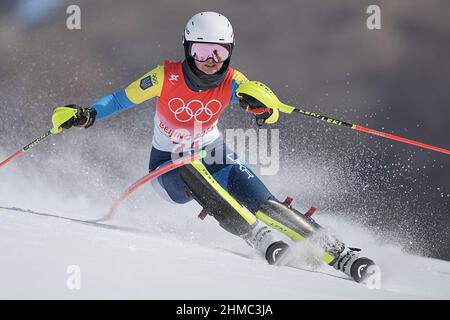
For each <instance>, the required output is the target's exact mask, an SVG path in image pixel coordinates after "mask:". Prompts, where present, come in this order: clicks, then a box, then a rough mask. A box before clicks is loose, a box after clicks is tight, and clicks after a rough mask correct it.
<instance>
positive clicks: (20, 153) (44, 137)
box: [0, 130, 53, 168]
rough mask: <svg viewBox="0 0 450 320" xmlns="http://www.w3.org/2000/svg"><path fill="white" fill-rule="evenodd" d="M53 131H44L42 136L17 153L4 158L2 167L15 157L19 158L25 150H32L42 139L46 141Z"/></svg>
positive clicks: (0, 165) (0, 164)
mask: <svg viewBox="0 0 450 320" xmlns="http://www.w3.org/2000/svg"><path fill="white" fill-rule="evenodd" d="M52 134H53V133H52V131H51V130H49V131H47V132H46V133H44V134H43V135H42V136H40V137H39V138H36V139H34V140H33V141H32V142H30V143H29V144H27V145H26V146H25V147H23V148H22V149H20V150H18V151H17V152H16V153H14V154H13V155H12V156H10V157H8V158H7V159H5V160H3V161H2V162H1V163H0V168H1V167H3V166H4V165H5V164H7V163H8V162H11V161H13V160H14V159H17V158H18V157H20V156H22V155H24V154H25V152H27V151H28V150H30V149H31V148H33V147H35V146H37V145H38V144H39V143H41V142H42V141H44V140H45V139H47V138H48V137H49V136H51V135H52Z"/></svg>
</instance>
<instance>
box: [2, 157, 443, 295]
mask: <svg viewBox="0 0 450 320" xmlns="http://www.w3.org/2000/svg"><path fill="white" fill-rule="evenodd" d="M0 155H1V154H0ZM2 156H3V157H0V158H5V156H6V155H5V154H3V155H2ZM74 158H75V159H74ZM20 160H21V161H20ZM20 160H18V161H17V162H15V163H12V164H8V165H7V166H6V167H3V168H2V169H1V171H0V299H252V300H258V299H449V298H450V285H449V283H450V262H447V261H442V260H435V259H430V258H424V257H419V256H415V255H411V254H408V253H406V252H405V251H404V250H403V248H402V246H401V245H400V244H399V243H401V241H396V240H395V237H393V236H392V235H385V234H383V233H381V232H380V231H379V230H374V229H373V228H372V229H368V228H367V227H366V226H364V225H360V224H357V223H355V221H351V220H349V218H346V217H345V215H343V214H340V213H339V212H327V211H321V210H320V208H319V210H318V212H317V213H316V214H315V215H314V217H315V219H316V221H317V222H318V223H319V224H321V225H322V226H324V227H325V228H326V229H328V230H330V232H332V233H334V234H335V235H336V236H337V237H338V238H339V239H340V240H342V241H343V242H345V243H346V244H347V245H349V246H353V247H358V248H362V249H363V250H364V253H365V255H366V256H368V257H370V258H372V259H374V260H375V261H376V262H377V264H378V265H379V266H380V267H381V270H382V282H381V289H380V290H370V289H368V288H367V287H365V286H363V285H360V284H357V283H355V282H353V281H352V280H349V279H348V278H346V277H345V276H344V275H343V274H341V273H339V272H337V271H336V270H334V269H332V268H330V267H328V266H323V265H322V266H311V265H308V264H307V263H303V264H301V267H302V269H296V268H290V267H275V266H270V265H268V264H267V263H266V262H265V260H264V259H262V258H261V257H260V256H258V255H256V254H255V253H254V251H253V249H251V248H250V247H249V246H248V245H247V244H246V243H244V242H243V241H242V240H241V239H239V238H238V237H235V236H233V235H231V234H228V233H227V232H225V231H224V230H223V229H221V228H220V226H219V225H218V224H217V222H216V221H215V220H214V219H213V218H212V217H207V218H206V219H205V220H204V221H201V220H199V219H198V218H197V214H198V213H199V212H200V209H201V208H200V206H199V205H198V204H196V203H195V202H193V201H192V202H190V203H188V204H186V205H174V204H171V203H167V202H165V201H164V200H162V199H161V198H160V197H159V196H158V195H156V194H155V192H154V191H153V189H152V188H151V187H150V186H149V185H146V186H144V187H143V188H142V189H139V190H138V191H136V192H135V193H133V195H132V196H131V197H130V198H129V199H127V201H126V202H125V203H124V204H123V205H122V206H121V207H120V208H119V211H118V213H117V216H116V217H115V219H114V220H112V221H109V222H108V223H107V224H106V225H98V224H95V223H84V222H82V221H85V220H92V219H96V218H100V217H102V216H103V215H104V214H106V213H107V211H108V209H109V208H110V206H111V205H112V203H113V201H114V199H116V198H117V196H118V195H119V194H120V192H121V191H122V190H124V189H125V188H126V187H127V186H128V185H129V184H130V181H135V180H137V178H139V177H141V176H142V170H144V172H145V169H142V168H145V166H142V168H141V167H140V166H126V168H128V167H129V168H132V169H133V171H131V172H128V171H123V175H124V176H125V177H126V178H125V179H124V180H123V181H122V180H119V179H117V178H115V180H113V179H110V180H108V179H106V178H105V175H104V174H100V173H98V172H96V171H94V170H92V169H89V168H91V167H93V163H92V162H89V163H87V164H86V163H85V162H84V161H82V160H79V159H77V158H76V157H75V155H74V153H71V154H70V156H67V159H66V158H63V157H61V156H58V157H44V156H37V155H35V153H30V155H29V156H28V157H24V158H21V159H20ZM43 163H44V164H45V165H44V166H43V165H42V164H43ZM83 163H84V166H85V167H86V168H85V167H83ZM28 164H29V165H30V167H27V166H28ZM103 167H104V166H101V168H103ZM74 168H75V169H76V170H74ZM80 168H81V169H80ZM83 168H84V169H83ZM85 169H86V170H88V171H86V172H85ZM119 169H120V168H116V172H117V173H120V172H121V171H120V170H119ZM310 171H311V170H306V171H305V172H301V174H302V176H303V179H307V178H308V177H309V178H311V181H313V182H316V180H314V179H317V178H315V177H316V175H317V174H316V172H313V173H310V176H308V175H307V172H310ZM80 172H81V173H82V175H81V176H80ZM319 180H320V181H326V179H325V180H324V179H319ZM320 181H319V182H320ZM310 185H315V184H314V183H311V184H310ZM271 187H272V189H274V190H276V191H278V192H280V188H281V185H280V184H272V185H271ZM322 189H323V190H333V189H332V188H331V187H330V186H323V188H322ZM300 190H301V191H304V190H303V189H300ZM305 194H306V193H303V192H301V193H300V194H299V195H298V197H297V196H296V195H295V194H293V196H294V198H295V199H296V200H295V202H294V205H295V206H296V207H297V208H298V209H299V210H303V209H305V207H304V206H302V205H306V204H303V203H301V199H300V198H301V197H302V196H303V198H304V199H305ZM13 208H22V209H25V210H17V209H13ZM26 210H32V211H34V213H33V212H27V211H26ZM39 213H44V215H43V214H39ZM399 229H400V226H399ZM73 266H75V268H74V267H73ZM78 271H79V274H78ZM77 275H79V280H80V281H79V282H77V281H76V278H74V277H75V276H77ZM78 283H79V285H80V288H79V289H73V286H71V285H73V284H78ZM68 285H69V286H68Z"/></svg>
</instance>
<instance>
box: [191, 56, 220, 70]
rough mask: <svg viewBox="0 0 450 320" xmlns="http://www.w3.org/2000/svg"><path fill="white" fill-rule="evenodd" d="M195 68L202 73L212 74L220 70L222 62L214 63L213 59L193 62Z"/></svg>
mask: <svg viewBox="0 0 450 320" xmlns="http://www.w3.org/2000/svg"><path fill="white" fill-rule="evenodd" d="M195 66H196V67H197V68H198V70H200V71H202V72H203V73H206V74H214V73H216V72H217V71H219V70H220V68H222V66H223V62H215V61H214V59H213V58H209V59H208V60H206V61H204V62H200V61H197V60H195Z"/></svg>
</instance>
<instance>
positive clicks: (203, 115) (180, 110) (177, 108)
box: [169, 98, 222, 123]
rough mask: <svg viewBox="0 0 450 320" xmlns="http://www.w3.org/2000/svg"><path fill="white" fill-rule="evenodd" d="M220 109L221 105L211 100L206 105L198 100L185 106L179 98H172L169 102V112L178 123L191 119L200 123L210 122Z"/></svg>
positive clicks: (217, 101)
mask: <svg viewBox="0 0 450 320" xmlns="http://www.w3.org/2000/svg"><path fill="white" fill-rule="evenodd" d="M220 109H222V103H220V101H219V100H216V99H213V100H210V101H208V103H207V104H206V105H203V102H202V101H200V100H192V101H190V102H189V103H188V104H187V105H186V104H185V102H184V100H183V99H181V98H172V99H170V101H169V110H170V111H172V113H173V114H174V116H175V119H177V120H178V121H180V122H188V121H191V120H192V119H195V121H197V122H200V123H205V122H208V121H210V120H211V119H212V118H213V117H214V116H215V115H216V114H218V113H219V111H220Z"/></svg>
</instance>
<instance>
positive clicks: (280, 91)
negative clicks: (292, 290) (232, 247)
mask: <svg viewBox="0 0 450 320" xmlns="http://www.w3.org/2000/svg"><path fill="white" fill-rule="evenodd" d="M70 4H77V5H79V6H80V8H81V30H68V29H67V28H66V19H67V17H68V15H67V14H66V12H65V11H66V8H67V6H68V5H70ZM371 4H377V5H379V6H380V7H381V22H382V29H381V30H368V29H367V27H366V19H367V17H368V14H367V13H366V9H367V7H368V6H369V5H371ZM199 11H218V12H221V13H223V14H224V15H225V16H227V17H228V18H229V20H230V21H231V23H232V24H233V27H234V30H235V37H236V48H235V51H234V53H233V57H232V65H233V66H234V67H236V68H237V69H239V70H240V71H242V72H243V73H244V74H246V75H247V76H248V77H249V78H250V79H255V80H260V81H262V82H264V83H266V84H268V85H269V86H270V87H271V88H272V89H273V90H274V91H275V92H276V93H277V95H278V96H279V97H280V99H281V100H283V101H285V102H286V103H288V104H292V105H295V106H301V107H303V108H304V109H306V110H310V111H314V112H319V113H322V114H324V115H328V116H331V117H335V118H337V119H342V120H345V121H348V122H352V123H357V124H361V125H365V126H368V127H370V128H373V129H377V130H383V131H386V132H389V133H394V134H398V135H400V136H404V137H406V138H410V139H415V140H419V141H422V142H425V143H429V144H432V145H436V146H440V147H443V148H447V149H448V148H450V125H449V119H448V117H449V115H450V109H449V108H450V96H449V91H450V77H449V76H450V61H449V57H450V41H449V40H450V2H449V1H447V0H431V1H408V0H396V1H359V0H358V1H357V0H354V1H349V0H345V1H331V0H330V1H324V0H321V1H312V0H311V1H299V0H295V1H294V0H289V1H279V2H274V1H265V0H264V1H223V0H222V1H215V0H214V1H172V0H166V1H144V0H129V1H120V2H119V1H106V0H97V1H87V0H85V1H62V0H61V1H57V0H41V1H38V0H36V1H4V0H2V1H0V111H1V112H0V117H1V118H0V119H1V121H0V153H1V155H2V157H6V156H7V155H9V154H11V153H12V152H14V151H15V150H17V149H18V148H19V147H22V146H23V145H25V144H26V143H28V142H29V141H31V140H32V139H34V138H35V137H36V136H38V135H40V134H41V133H43V132H45V131H46V130H48V128H49V127H50V125H51V123H50V115H51V112H52V110H53V108H54V107H55V106H56V105H64V104H69V103H77V104H81V105H88V104H91V103H93V102H94V101H95V100H97V99H98V98H100V97H102V96H104V95H106V94H109V93H111V92H113V91H116V90H117V89H119V88H120V87H122V86H125V85H127V84H128V83H130V82H131V81H133V80H135V79H136V78H137V77H139V76H140V75H142V74H144V73H146V72H147V71H149V70H150V69H152V68H153V67H155V66H156V65H157V64H161V63H162V61H163V59H165V58H169V59H172V60H176V59H181V58H182V55H183V49H182V45H181V35H182V31H183V28H184V25H185V23H186V21H187V20H188V19H189V18H190V17H191V16H192V15H193V14H195V13H197V12H199ZM154 105H155V101H154V100H153V101H150V102H146V103H144V104H143V106H139V107H137V108H134V109H132V110H128V111H126V112H123V113H120V114H118V115H116V116H114V117H112V118H110V119H108V120H107V121H102V122H98V123H97V124H96V126H95V127H93V128H91V129H89V130H86V131H76V132H73V133H70V134H69V133H66V134H64V135H61V136H59V137H55V138H52V140H51V141H49V142H45V143H44V144H46V146H40V147H39V148H36V149H35V150H33V151H32V156H30V157H28V159H21V160H17V161H18V166H19V168H20V169H21V170H22V172H25V173H26V174H29V175H34V176H36V177H39V179H38V180H41V181H42V180H45V181H46V182H47V183H49V184H51V185H53V186H54V187H56V188H57V189H58V190H61V192H63V191H62V190H64V192H69V193H70V192H72V193H74V192H76V193H77V194H87V195H90V196H91V197H92V199H93V200H94V201H101V200H103V201H105V202H109V203H110V202H111V201H112V200H114V199H115V197H116V196H117V194H118V193H119V192H120V191H121V190H123V189H124V187H126V186H128V185H129V184H130V183H131V182H132V181H135V180H136V179H137V178H138V177H140V176H142V175H143V174H145V172H146V169H147V161H148V152H149V145H150V141H151V133H152V129H153V121H152V117H153V115H154V111H153V107H154ZM221 127H222V129H225V128H244V129H247V128H254V123H253V122H252V119H251V118H250V117H248V116H246V115H244V114H243V113H242V110H239V109H233V108H229V109H227V111H226V112H225V114H224V115H223V117H222V120H221ZM273 128H278V129H280V137H281V150H282V154H281V160H282V163H281V166H280V167H281V168H280V174H279V175H278V176H277V177H267V181H268V184H269V186H272V187H273V188H275V189H274V192H275V193H276V195H277V196H279V197H280V198H282V197H283V196H284V195H286V194H291V195H293V196H295V197H297V198H299V199H301V200H302V201H305V205H307V204H313V205H315V206H317V207H319V208H320V209H321V210H323V211H326V212H330V214H334V215H342V216H345V217H347V218H350V219H353V220H355V221H357V222H360V223H363V224H365V225H368V226H370V228H371V229H372V230H375V232H377V231H378V230H379V231H380V232H387V233H386V234H390V235H392V236H395V237H396V239H397V241H399V242H400V243H401V244H402V245H403V246H404V247H405V249H407V250H411V251H413V252H415V253H420V254H423V255H426V256H432V257H438V258H442V259H447V260H450V245H449V243H450V228H449V224H450V215H449V211H450V210H449V208H450V206H449V202H450V195H449V193H450V182H449V181H450V167H449V156H448V155H444V154H440V153H437V152H433V151H427V150H423V149H420V148H418V147H414V146H409V145H404V144H401V143H398V142H394V141H389V140H385V139H383V138H380V137H376V136H370V135H367V134H364V133H357V132H355V131H353V130H349V129H346V128H340V127H336V126H331V125H328V124H325V123H321V122H318V121H316V120H313V119H309V118H302V117H301V116H300V115H297V116H286V115H284V116H282V118H281V119H280V121H279V122H278V123H277V124H276V125H275V126H273ZM19 161H20V162H19ZM263 179H265V178H263ZM0 183H2V182H1V177H0ZM3 183H13V182H12V181H8V182H5V181H3ZM34 183H36V182H34ZM40 187H42V185H39V183H37V185H36V188H40ZM54 196H55V197H57V196H58V194H55V195H54Z"/></svg>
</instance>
